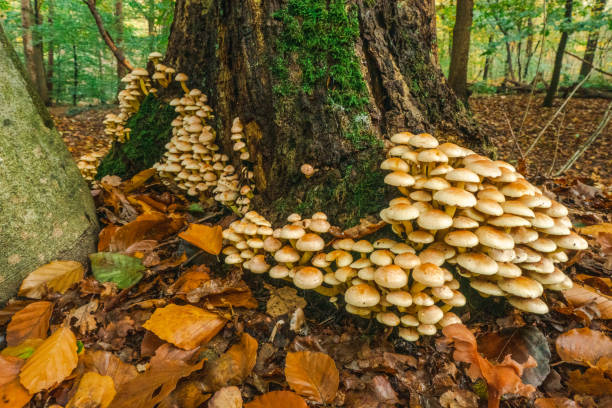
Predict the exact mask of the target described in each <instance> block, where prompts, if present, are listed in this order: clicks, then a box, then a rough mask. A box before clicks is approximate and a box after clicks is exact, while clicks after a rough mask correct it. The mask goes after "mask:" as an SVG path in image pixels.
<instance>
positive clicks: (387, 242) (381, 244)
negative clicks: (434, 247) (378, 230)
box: [372, 238, 397, 249]
mask: <svg viewBox="0 0 612 408" xmlns="http://www.w3.org/2000/svg"><path fill="white" fill-rule="evenodd" d="M395 244H397V241H394V240H392V239H391V238H379V239H377V240H376V241H374V244H372V245H373V246H374V248H376V249H389V248H391V247H392V246H393V245H395Z"/></svg>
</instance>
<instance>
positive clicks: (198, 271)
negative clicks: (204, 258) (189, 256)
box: [167, 265, 210, 297]
mask: <svg viewBox="0 0 612 408" xmlns="http://www.w3.org/2000/svg"><path fill="white" fill-rule="evenodd" d="M208 272H210V270H209V269H208V268H207V267H206V266H203V265H194V266H192V267H191V268H189V269H188V270H186V271H185V272H183V274H182V275H181V276H179V278H178V279H177V280H176V281H175V282H174V283H173V284H172V286H170V287H169V288H168V290H167V292H168V294H170V295H185V294H187V293H189V292H191V291H192V290H194V289H196V288H199V287H200V286H202V284H203V283H204V282H208V281H209V280H210V275H209V274H208ZM183 297H184V296H183Z"/></svg>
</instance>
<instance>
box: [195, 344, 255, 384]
mask: <svg viewBox="0 0 612 408" xmlns="http://www.w3.org/2000/svg"><path fill="white" fill-rule="evenodd" d="M257 347H258V344H257V340H255V339H254V338H253V337H251V336H249V335H248V334H246V333H242V337H241V338H240V343H238V344H235V345H233V346H232V347H230V349H229V350H228V351H226V352H225V353H224V354H223V355H222V356H221V357H219V358H218V359H217V360H215V361H213V362H212V363H210V364H209V365H207V367H206V373H205V374H204V379H203V380H202V383H203V384H204V388H205V390H206V391H215V390H218V389H220V388H222V387H224V386H227V385H238V384H241V383H242V382H244V380H245V379H246V378H247V377H248V376H249V374H251V371H253V367H255V362H256V361H257Z"/></svg>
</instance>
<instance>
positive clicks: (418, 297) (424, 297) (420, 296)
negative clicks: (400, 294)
mask: <svg viewBox="0 0 612 408" xmlns="http://www.w3.org/2000/svg"><path fill="white" fill-rule="evenodd" d="M412 302H413V303H414V304H415V305H417V306H432V305H433V304H434V303H436V302H435V301H434V300H433V299H432V297H431V296H429V295H428V294H427V293H425V292H419V293H416V294H415V295H414V296H413V297H412Z"/></svg>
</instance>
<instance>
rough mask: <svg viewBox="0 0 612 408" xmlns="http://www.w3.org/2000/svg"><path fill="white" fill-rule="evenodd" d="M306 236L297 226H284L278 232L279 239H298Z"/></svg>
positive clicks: (302, 229)
mask: <svg viewBox="0 0 612 408" xmlns="http://www.w3.org/2000/svg"><path fill="white" fill-rule="evenodd" d="M304 234H306V231H305V230H304V228H302V227H300V226H299V225H292V224H289V225H285V226H284V227H283V228H282V229H281V232H280V236H279V238H281V239H300V238H302V237H303V236H304Z"/></svg>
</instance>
